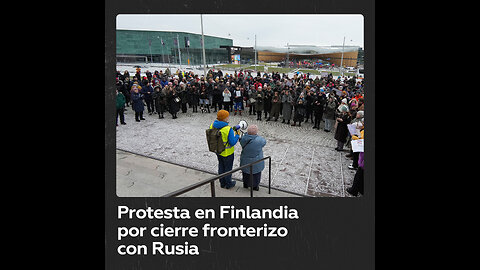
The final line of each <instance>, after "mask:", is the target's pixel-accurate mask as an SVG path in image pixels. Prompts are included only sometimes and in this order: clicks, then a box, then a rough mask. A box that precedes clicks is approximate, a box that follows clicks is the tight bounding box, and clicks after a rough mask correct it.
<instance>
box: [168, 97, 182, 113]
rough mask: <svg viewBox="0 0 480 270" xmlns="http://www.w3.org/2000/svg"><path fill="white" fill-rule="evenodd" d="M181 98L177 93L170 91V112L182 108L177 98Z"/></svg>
mask: <svg viewBox="0 0 480 270" xmlns="http://www.w3.org/2000/svg"><path fill="white" fill-rule="evenodd" d="M177 97H178V98H179V96H178V94H177V93H175V94H174V93H173V92H170V93H168V94H167V103H168V106H169V109H170V113H177V112H178V111H179V110H180V104H181V101H180V102H176V101H175V99H176V98H177Z"/></svg>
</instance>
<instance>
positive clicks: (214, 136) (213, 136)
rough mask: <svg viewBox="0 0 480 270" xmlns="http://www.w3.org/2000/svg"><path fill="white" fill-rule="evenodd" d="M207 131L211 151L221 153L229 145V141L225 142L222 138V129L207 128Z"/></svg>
mask: <svg viewBox="0 0 480 270" xmlns="http://www.w3.org/2000/svg"><path fill="white" fill-rule="evenodd" d="M205 133H206V135H207V144H208V150H209V151H210V152H214V153H215V154H218V155H220V153H222V152H223V151H224V150H225V148H226V147H227V143H228V142H226V143H224V142H223V139H222V132H220V129H218V128H211V129H210V128H209V129H207V130H205Z"/></svg>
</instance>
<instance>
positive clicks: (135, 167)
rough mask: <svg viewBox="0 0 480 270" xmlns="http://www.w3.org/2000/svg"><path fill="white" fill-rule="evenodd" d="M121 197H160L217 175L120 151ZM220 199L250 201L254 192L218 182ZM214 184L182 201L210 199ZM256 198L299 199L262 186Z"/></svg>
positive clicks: (118, 167) (238, 183)
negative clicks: (229, 186)
mask: <svg viewBox="0 0 480 270" xmlns="http://www.w3.org/2000/svg"><path fill="white" fill-rule="evenodd" d="M116 168H117V169H116V170H117V195H118V196H119V197H160V196H163V195H165V194H167V193H170V192H173V191H176V190H179V189H181V188H184V187H186V186H189V185H192V184H194V183H198V182H199V181H202V180H205V179H208V178H210V177H212V176H214V175H215V174H211V173H206V172H203V171H199V170H195V169H192V168H186V167H184V166H179V165H175V164H171V163H168V162H163V161H160V160H156V159H152V158H148V157H145V156H141V155H136V154H133V153H129V152H125V151H121V150H118V149H117V166H116ZM215 195H216V197H250V189H246V188H243V183H242V182H241V181H237V184H236V186H235V187H233V188H231V189H228V190H227V189H223V188H221V187H220V182H219V181H218V180H217V181H215ZM210 196H211V191H210V184H206V185H204V186H202V187H200V188H197V189H194V190H191V191H189V192H187V193H184V194H182V195H180V196H179V197H210ZM253 196H254V197H299V195H295V194H292V193H288V192H283V191H279V190H274V189H272V190H271V194H268V187H263V186H260V189H259V191H254V193H253Z"/></svg>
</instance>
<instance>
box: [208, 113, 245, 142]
mask: <svg viewBox="0 0 480 270" xmlns="http://www.w3.org/2000/svg"><path fill="white" fill-rule="evenodd" d="M225 126H228V123H227V122H223V121H218V120H217V119H215V121H214V122H213V127H214V128H218V129H221V128H223V127H225ZM239 137H240V136H239V135H238V134H237V135H235V131H233V129H232V128H231V129H230V131H229V132H228V144H229V145H231V146H233V145H235V144H236V143H237V142H238V138H239Z"/></svg>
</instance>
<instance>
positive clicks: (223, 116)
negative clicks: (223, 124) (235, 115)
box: [217, 110, 230, 121]
mask: <svg viewBox="0 0 480 270" xmlns="http://www.w3.org/2000/svg"><path fill="white" fill-rule="evenodd" d="M229 115H230V113H229V112H228V111H226V110H220V111H218V112H217V119H218V121H224V120H225V119H227V117H228V116H229Z"/></svg>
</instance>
